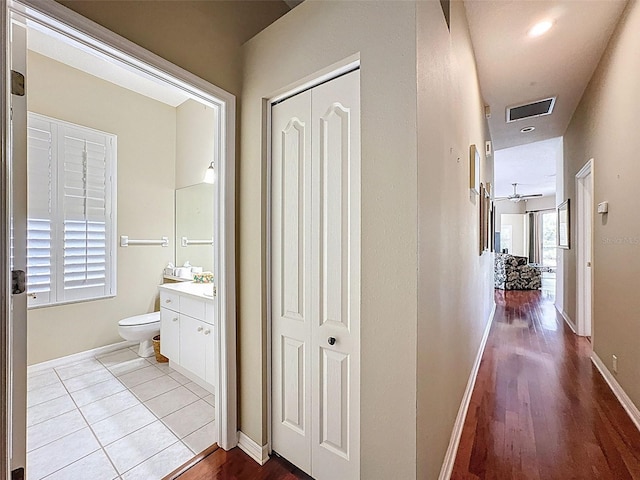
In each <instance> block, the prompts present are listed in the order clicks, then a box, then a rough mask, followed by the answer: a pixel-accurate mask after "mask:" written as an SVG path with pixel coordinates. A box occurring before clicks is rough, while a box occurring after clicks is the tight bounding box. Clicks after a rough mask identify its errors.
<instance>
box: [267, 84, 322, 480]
mask: <svg viewBox="0 0 640 480" xmlns="http://www.w3.org/2000/svg"><path fill="white" fill-rule="evenodd" d="M271 122H272V123H271V124H272V150H271V152H272V153H271V158H272V170H271V175H272V204H271V231H272V244H271V252H272V269H271V271H272V277H271V288H272V302H271V308H272V310H271V319H272V320H271V322H272V330H271V338H272V347H271V348H272V397H271V398H272V447H273V450H275V451H276V452H278V453H279V454H280V455H282V456H284V457H285V458H287V459H288V460H289V461H290V462H292V463H293V464H295V465H297V466H298V468H300V469H302V470H304V471H305V472H307V473H311V321H312V319H311V309H312V299H311V269H312V265H311V221H312V220H311V214H312V212H311V91H307V92H304V93H301V94H299V95H296V96H295V97H292V98H290V99H288V100H286V101H284V102H282V103H280V104H278V105H275V106H274V107H273V108H272V115H271Z"/></svg>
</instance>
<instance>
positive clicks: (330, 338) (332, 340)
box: [327, 337, 336, 345]
mask: <svg viewBox="0 0 640 480" xmlns="http://www.w3.org/2000/svg"><path fill="white" fill-rule="evenodd" d="M327 342H329V345H335V344H336V338H335V337H329V339H328V340H327Z"/></svg>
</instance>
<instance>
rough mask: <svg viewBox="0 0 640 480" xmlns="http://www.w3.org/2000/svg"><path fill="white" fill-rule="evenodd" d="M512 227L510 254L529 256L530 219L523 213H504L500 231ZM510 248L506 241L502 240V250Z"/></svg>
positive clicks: (501, 217)
mask: <svg viewBox="0 0 640 480" xmlns="http://www.w3.org/2000/svg"><path fill="white" fill-rule="evenodd" d="M507 225H510V226H511V248H510V249H509V253H510V254H511V255H517V256H519V257H526V256H528V255H529V232H528V230H529V228H528V227H529V217H528V216H527V215H526V214H523V213H503V214H502V215H501V216H500V228H501V229H500V231H501V232H502V230H503V229H504V227H505V226H507ZM503 248H508V247H507V246H506V245H505V243H504V239H503V238H501V239H500V249H503Z"/></svg>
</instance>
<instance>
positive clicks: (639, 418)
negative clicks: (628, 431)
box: [591, 352, 640, 430]
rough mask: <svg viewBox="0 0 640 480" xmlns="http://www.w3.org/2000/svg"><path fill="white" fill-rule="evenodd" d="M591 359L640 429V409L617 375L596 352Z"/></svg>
mask: <svg viewBox="0 0 640 480" xmlns="http://www.w3.org/2000/svg"><path fill="white" fill-rule="evenodd" d="M591 361H592V362H593V364H594V365H595V366H596V368H597V369H598V370H599V371H600V374H601V375H602V378H604V380H605V382H607V384H608V385H609V388H610V389H611V391H612V392H613V394H614V395H615V396H616V398H617V399H618V401H619V402H620V405H622V408H624V410H625V412H627V415H629V418H631V421H632V422H633V424H634V425H635V426H636V428H637V429H638V430H640V410H638V407H636V406H635V404H634V403H633V402H632V401H631V399H630V398H629V396H628V395H627V393H626V392H625V391H624V389H623V388H622V387H621V386H620V384H619V383H618V381H617V380H616V379H615V377H614V376H613V375H612V373H611V372H610V371H609V369H608V368H607V367H606V365H605V364H604V363H603V361H602V360H600V357H598V355H596V353H595V352H591Z"/></svg>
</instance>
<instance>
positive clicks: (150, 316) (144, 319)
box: [118, 312, 160, 327]
mask: <svg viewBox="0 0 640 480" xmlns="http://www.w3.org/2000/svg"><path fill="white" fill-rule="evenodd" d="M159 321H160V312H151V313H143V314H142V315H135V316H133V317H128V318H123V319H122V320H120V321H119V322H118V325H119V326H121V327H135V326H138V325H148V324H149V323H156V322H159Z"/></svg>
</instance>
